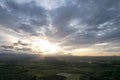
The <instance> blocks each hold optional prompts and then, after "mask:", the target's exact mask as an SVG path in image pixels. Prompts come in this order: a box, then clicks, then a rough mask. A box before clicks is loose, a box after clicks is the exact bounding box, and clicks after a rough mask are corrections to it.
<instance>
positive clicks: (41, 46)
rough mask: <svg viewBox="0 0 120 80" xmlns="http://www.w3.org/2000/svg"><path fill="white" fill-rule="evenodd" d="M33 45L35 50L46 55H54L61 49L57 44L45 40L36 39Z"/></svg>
mask: <svg viewBox="0 0 120 80" xmlns="http://www.w3.org/2000/svg"><path fill="white" fill-rule="evenodd" d="M31 44H32V47H33V48H36V49H37V50H38V51H42V52H44V53H54V52H56V51H57V50H58V48H59V46H57V45H56V44H54V43H51V42H49V41H48V40H45V39H34V40H33V41H32V42H31Z"/></svg>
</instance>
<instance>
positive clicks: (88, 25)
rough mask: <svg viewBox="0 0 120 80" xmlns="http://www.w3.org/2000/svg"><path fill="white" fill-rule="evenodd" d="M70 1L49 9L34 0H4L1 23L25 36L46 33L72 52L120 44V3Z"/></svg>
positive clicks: (107, 0) (96, 0)
mask: <svg viewBox="0 0 120 80" xmlns="http://www.w3.org/2000/svg"><path fill="white" fill-rule="evenodd" d="M66 2H67V4H65V5H64V6H60V7H58V8H54V9H51V10H46V9H45V8H44V7H41V6H40V5H39V6H38V5H36V3H35V1H31V0H30V1H29V2H26V3H21V4H19V3H16V2H15V1H14V0H5V1H4V2H2V1H1V2H0V24H1V25H3V26H4V27H7V28H10V29H12V30H14V31H16V32H18V33H22V34H24V33H30V34H31V35H34V34H38V33H37V32H39V33H43V34H44V35H45V36H46V37H48V38H50V39H53V40H54V41H57V40H59V42H60V45H61V46H65V47H70V48H71V49H76V48H80V47H90V46H93V45H95V44H97V43H105V42H107V43H111V42H112V43H115V44H117V43H119V41H120V35H119V34H120V1H119V0H105V1H102V0H74V1H73V0H69V1H68V0H67V1H66ZM23 32H24V33H23ZM37 36H38V35H37Z"/></svg>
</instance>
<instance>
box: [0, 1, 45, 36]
mask: <svg viewBox="0 0 120 80" xmlns="http://www.w3.org/2000/svg"><path fill="white" fill-rule="evenodd" d="M1 4H2V1H1ZM3 5H4V6H3ZM3 5H0V24H2V25H3V26H4V27H7V28H11V29H13V30H15V31H17V32H21V31H23V32H27V33H30V34H35V33H36V30H35V29H37V28H38V27H40V26H42V25H46V22H47V20H46V14H45V12H46V11H45V10H44V9H43V8H42V7H40V6H37V5H36V3H35V2H34V1H31V2H28V3H23V4H18V3H16V2H15V1H14V0H5V1H4V3H3Z"/></svg>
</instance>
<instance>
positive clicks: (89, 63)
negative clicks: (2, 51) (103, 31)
mask: <svg viewBox="0 0 120 80" xmlns="http://www.w3.org/2000/svg"><path fill="white" fill-rule="evenodd" d="M11 55H12V56H11ZM11 55H8V54H6V56H7V57H6V56H5V55H1V56H2V57H4V58H3V59H1V58H0V80H119V79H120V77H119V76H120V57H116V56H112V57H87V56H84V57H77V56H66V57H64V56H61V57H60V56H59V57H44V58H40V57H37V55H36V56H34V57H31V55H24V57H23V56H21V55H15V54H11ZM13 56H15V57H13ZM25 56H26V57H25ZM32 56H33V55H32Z"/></svg>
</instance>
